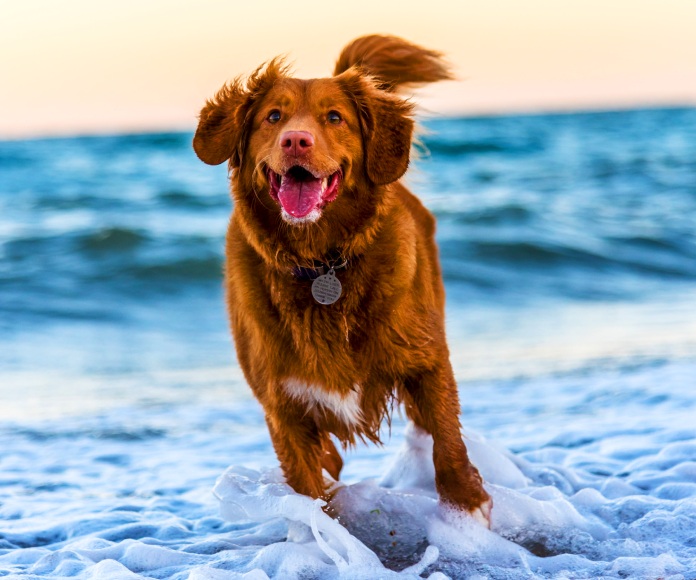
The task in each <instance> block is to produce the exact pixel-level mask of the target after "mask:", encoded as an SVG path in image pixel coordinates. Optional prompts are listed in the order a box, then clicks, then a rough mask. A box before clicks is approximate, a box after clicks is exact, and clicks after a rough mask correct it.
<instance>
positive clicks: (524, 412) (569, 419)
mask: <svg viewBox="0 0 696 580" xmlns="http://www.w3.org/2000/svg"><path fill="white" fill-rule="evenodd" d="M424 127H425V129H426V131H425V132H424V133H423V134H421V136H420V140H421V141H422V145H423V147H422V148H421V150H420V155H419V160H418V161H417V162H416V163H415V164H414V166H413V167H412V169H411V171H410V173H409V177H408V184H409V186H410V187H411V188H412V189H413V190H414V191H415V192H416V193H418V195H419V196H420V197H421V199H422V200H423V201H424V203H425V204H426V205H427V206H428V207H429V208H430V209H431V210H432V211H433V212H434V213H435V215H436V217H437V219H438V242H439V245H440V254H441V261H442V266H443V274H444V277H445V284H446V289H447V300H448V302H447V331H448V339H449V345H450V351H451V357H452V363H453V366H454V370H455V374H456V376H457V379H458V381H459V387H460V395H461V402H462V412H463V415H462V421H463V425H464V429H465V435H466V436H467V444H468V447H469V449H470V453H471V455H472V458H473V460H474V462H475V463H476V464H477V465H478V466H479V468H480V470H481V472H482V474H483V476H484V478H485V479H486V482H487V487H488V489H489V491H490V493H491V495H492V497H493V499H494V502H495V505H494V508H493V515H492V526H491V527H492V529H491V530H486V529H484V528H482V527H481V526H479V525H478V524H477V523H476V522H474V521H473V520H471V519H469V518H464V517H461V516H460V515H459V514H456V513H452V512H449V511H448V510H445V509H443V508H442V507H441V506H439V505H438V503H437V500H436V495H435V492H434V484H433V473H432V463H431V460H430V454H431V445H432V443H431V441H430V440H429V438H428V437H427V436H424V434H422V433H419V432H417V431H416V430H415V429H414V428H413V427H412V426H409V425H407V423H406V422H405V420H404V419H403V418H401V416H400V415H398V414H397V415H396V416H395V419H394V421H393V424H392V428H391V432H390V433H389V432H388V431H385V434H384V435H385V440H386V441H387V443H386V445H385V446H384V447H375V446H372V447H358V448H357V449H355V450H352V451H348V452H347V453H346V454H345V457H346V467H345V470H344V474H343V477H342V479H343V483H342V484H341V486H340V487H339V488H337V491H336V495H335V499H334V503H335V507H336V509H337V511H338V512H339V513H340V516H339V518H338V519H337V520H332V519H330V518H328V517H327V516H326V515H325V514H324V512H323V511H322V510H321V506H320V505H318V504H317V502H313V501H312V500H311V499H309V498H306V497H303V496H299V495H297V494H294V493H293V492H292V490H290V489H289V488H288V487H287V486H286V485H285V484H284V483H283V479H282V474H281V473H280V472H279V470H278V463H277V460H276V457H275V454H274V452H273V448H272V446H271V444H270V440H269V437H268V434H267V431H266V427H265V424H264V419H263V413H262V411H261V409H260V407H259V405H258V404H257V403H256V402H255V400H254V399H253V398H252V396H251V395H250V393H249V390H248V387H247V386H246V385H245V383H244V380H243V377H242V375H241V372H240V370H239V367H238V366H237V364H236V362H235V360H234V355H233V346H232V342H231V339H230V337H229V332H228V328H227V321H226V315H225V311H224V305H223V297H222V285H221V269H222V252H223V241H224V234H225V229H226V224H227V221H228V219H229V214H230V211H231V209H232V204H231V201H230V197H229V194H228V191H227V175H226V169H225V168H224V167H217V168H211V167H208V166H205V165H204V164H202V163H201V162H200V161H198V160H197V159H196V157H195V155H194V154H193V152H192V150H191V138H192V135H191V134H189V133H166V134H147V135H121V136H105V137H79V138H65V139H39V140H27V141H4V142H0V575H5V576H9V577H12V576H21V577H27V578H86V579H87V578H94V579H102V578H104V579H117V578H118V579H121V578H123V579H134V578H176V579H184V578H191V579H198V580H203V579H212V580H217V579H231V578H247V579H260V578H278V579H284V578H318V579H324V578H391V577H394V578H397V577H400V578H418V577H430V578H433V579H438V578H439V579H442V578H445V577H449V578H536V577H544V578H675V579H676V578H696V110H694V109H659V110H636V111H623V112H607V113H582V114H567V115H536V116H509V117H488V118H447V119H431V120H428V121H426V122H425V123H424Z"/></svg>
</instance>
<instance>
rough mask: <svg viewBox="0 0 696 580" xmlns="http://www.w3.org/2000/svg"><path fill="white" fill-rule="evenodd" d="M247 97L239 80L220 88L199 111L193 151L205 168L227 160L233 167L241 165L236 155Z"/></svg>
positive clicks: (248, 97) (248, 98) (237, 154)
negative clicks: (205, 164)
mask: <svg viewBox="0 0 696 580" xmlns="http://www.w3.org/2000/svg"><path fill="white" fill-rule="evenodd" d="M249 101H250V95H249V93H248V92H247V91H245V90H244V89H243V88H242V86H241V83H240V81H239V79H237V80H235V81H234V82H232V83H230V84H226V85H225V86H223V87H222V88H221V89H220V90H219V91H218V92H217V94H216V95H215V97H214V98H213V99H210V100H208V101H207V102H206V104H205V107H203V109H201V114H200V116H199V121H198V128H197V129H196V134H195V136H194V137H193V149H194V151H195V152H196V155H198V157H199V159H200V160H201V161H203V162H204V163H207V164H208V165H219V164H220V163H222V162H223V161H227V160H228V159H229V160H230V165H231V166H232V167H239V164H240V162H241V156H240V154H239V153H240V152H239V151H238V149H239V147H238V145H239V144H240V141H241V137H242V131H243V127H244V118H245V115H246V109H247V108H248V103H249Z"/></svg>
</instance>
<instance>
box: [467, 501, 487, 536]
mask: <svg viewBox="0 0 696 580" xmlns="http://www.w3.org/2000/svg"><path fill="white" fill-rule="evenodd" d="M492 511H493V500H492V499H490V498H489V499H488V500H486V501H485V502H483V503H482V504H481V505H480V506H479V507H477V508H474V509H473V510H471V511H470V512H469V513H470V514H471V517H472V518H474V519H475V520H476V521H477V522H478V523H479V524H481V525H482V526H483V527H484V528H486V529H488V530H490V529H491V512H492Z"/></svg>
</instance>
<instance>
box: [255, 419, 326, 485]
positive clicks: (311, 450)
mask: <svg viewBox="0 0 696 580" xmlns="http://www.w3.org/2000/svg"><path fill="white" fill-rule="evenodd" d="M266 422H267V423H268V430H269V432H270V434H271V441H272V442H273V447H274V448H275V451H276V454H277V455H278V459H279V460H280V466H281V468H282V469H283V474H284V475H285V480H286V481H287V483H288V484H289V485H290V486H291V487H292V488H293V489H294V490H295V491H296V492H297V493H302V494H304V495H308V496H310V497H313V498H318V497H324V491H325V490H324V478H323V475H322V458H323V455H324V453H325V452H324V449H323V447H322V439H323V437H322V433H321V432H320V431H319V429H318V428H317V425H316V423H315V422H314V419H313V418H311V417H308V416H307V414H306V412H302V413H300V412H297V411H293V410H288V409H283V410H282V411H281V412H274V413H267V414H266Z"/></svg>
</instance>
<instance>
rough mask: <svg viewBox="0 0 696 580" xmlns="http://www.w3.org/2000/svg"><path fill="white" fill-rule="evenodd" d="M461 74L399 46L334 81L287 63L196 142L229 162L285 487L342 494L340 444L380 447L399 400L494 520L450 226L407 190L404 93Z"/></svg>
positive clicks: (248, 88)
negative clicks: (477, 457)
mask: <svg viewBox="0 0 696 580" xmlns="http://www.w3.org/2000/svg"><path fill="white" fill-rule="evenodd" d="M447 78H449V73H448V70H447V68H446V66H445V65H444V63H443V61H442V58H441V55H440V54H439V53H437V52H434V51H430V50H426V49H424V48H421V47H419V46H416V45H413V44H411V43H408V42H406V41H404V40H401V39H399V38H395V37H389V36H377V35H373V36H366V37H362V38H359V39H357V40H355V41H353V42H352V43H351V44H349V45H348V46H347V47H346V48H345V49H344V50H343V52H342V53H341V55H340V57H339V59H338V62H337V64H336V68H335V70H334V75H333V76H332V77H329V78H321V79H309V80H302V79H297V78H293V77H292V76H291V75H290V74H289V72H288V70H287V69H286V68H285V67H284V66H283V64H282V61H280V60H279V59H276V60H272V61H270V62H269V63H267V64H266V65H263V66H261V67H260V68H259V69H257V70H256V71H255V72H254V73H253V74H251V75H250V76H249V77H248V78H247V79H246V80H245V81H244V80H242V79H237V80H235V81H233V82H231V83H229V84H226V85H225V86H223V87H222V89H221V90H220V91H219V92H218V93H217V95H216V96H215V97H214V98H213V99H211V100H209V101H208V102H207V103H206V105H205V106H204V107H203V109H202V111H201V113H200V121H199V125H198V129H197V131H196V134H195V137H194V141H193V146H194V149H195V151H196V153H197V155H198V157H200V159H201V160H203V161H204V162H205V163H208V164H211V165H217V164H220V163H223V162H228V164H229V167H230V169H231V185H232V194H233V198H234V211H233V214H232V219H231V221H230V226H229V230H228V233H227V244H226V255H227V260H226V266H225V288H226V292H227V305H228V309H229V314H230V321H231V327H232V332H233V335H234V340H235V345H236V349H237V355H238V359H239V363H240V365H241V367H242V369H243V371H244V374H245V376H246V379H247V381H248V382H249V385H250V386H251V388H252V390H253V392H254V394H255V395H256V397H257V399H258V400H259V401H260V403H261V405H262V406H263V408H264V411H265V414H266V422H267V424H268V429H269V431H270V434H271V438H272V441H273V446H274V448H275V450H276V453H277V454H278V457H279V459H280V463H281V466H282V469H283V472H284V474H285V477H286V479H287V482H288V483H289V484H290V485H291V486H292V487H293V488H294V489H295V490H296V491H297V492H299V493H303V494H307V495H310V496H312V497H315V498H316V497H326V493H327V480H326V479H325V476H324V471H325V472H326V473H327V474H328V475H330V476H331V477H333V478H334V479H335V480H338V478H339V474H340V471H341V468H342V466H343V461H342V459H341V456H340V455H339V453H338V451H337V449H336V447H335V445H334V443H333V442H332V439H331V438H330V434H333V435H334V436H335V437H336V438H337V439H338V440H339V441H340V442H341V443H342V444H343V446H344V447H345V446H348V445H352V444H354V443H355V442H356V439H361V440H369V441H373V442H379V438H380V425H381V423H382V421H383V420H384V419H385V418H386V419H388V417H389V412H390V411H391V409H392V408H393V405H394V403H395V402H396V403H400V404H403V405H404V407H405V410H406V414H407V415H408V417H409V418H410V419H411V420H412V421H413V422H414V423H415V424H416V426H418V427H419V428H420V429H423V430H425V431H426V432H427V433H429V434H430V435H432V437H433V441H434V450H433V461H434V465H435V473H436V478H435V479H436V486H437V490H438V493H439V495H440V499H441V501H442V502H443V503H445V504H450V505H453V506H455V507H456V508H458V509H460V510H464V511H467V512H469V513H471V514H472V515H474V516H475V517H477V518H479V519H481V520H482V521H483V522H484V523H486V524H487V523H488V521H489V516H490V507H491V502H490V498H489V496H488V494H487V493H486V491H485V490H484V488H483V484H482V481H481V477H480V475H479V472H478V471H477V469H476V468H475V467H474V466H473V465H472V464H471V463H470V461H469V458H468V455H467V450H466V447H465V444H464V441H463V440H462V436H461V433H460V423H459V413H460V405H459V397H458V393H457V385H456V383H455V380H454V376H453V373H452V368H451V365H450V362H449V352H448V349H447V342H446V339H445V330H444V304H445V294H444V287H443V283H442V276H441V273H440V266H439V262H438V252H437V247H436V245H435V241H434V233H435V220H434V218H433V216H432V215H431V214H430V212H428V210H426V209H425V208H424V207H423V205H422V204H421V202H420V201H419V200H418V199H417V198H416V197H415V196H414V195H413V194H411V193H410V192H409V191H408V189H407V188H406V187H405V186H404V185H403V184H402V183H401V182H400V181H399V179H400V178H401V177H402V176H403V175H404V173H405V172H406V169H407V168H408V165H409V155H410V149H411V139H412V133H413V127H414V121H413V106H412V104H411V103H410V102H408V101H406V100H404V99H403V98H401V97H400V96H399V95H398V89H400V88H402V87H404V86H407V85H410V84H422V83H429V82H434V81H438V80H443V79H447Z"/></svg>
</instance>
